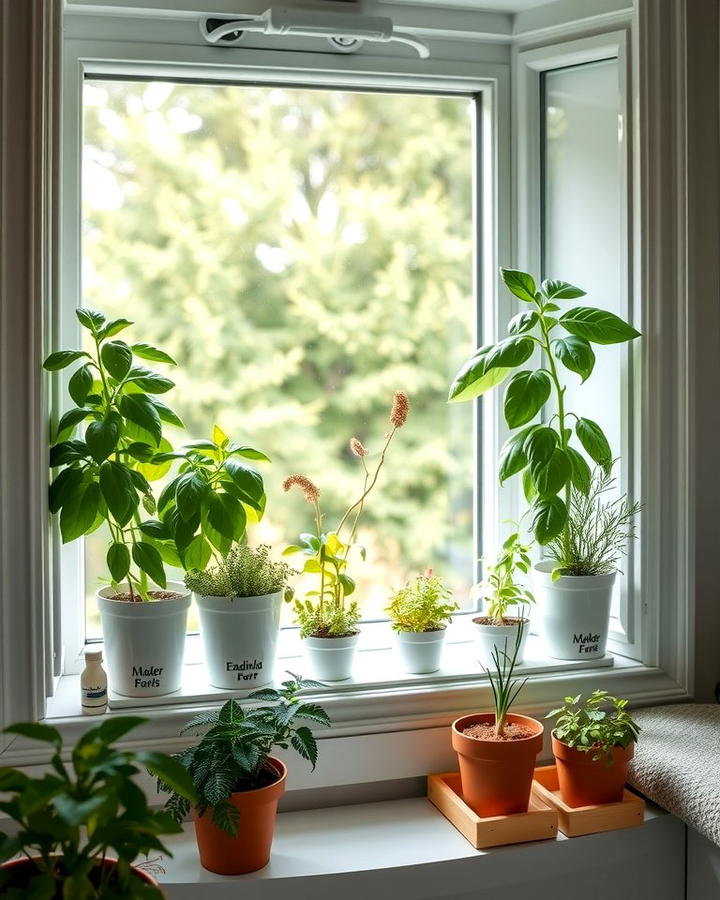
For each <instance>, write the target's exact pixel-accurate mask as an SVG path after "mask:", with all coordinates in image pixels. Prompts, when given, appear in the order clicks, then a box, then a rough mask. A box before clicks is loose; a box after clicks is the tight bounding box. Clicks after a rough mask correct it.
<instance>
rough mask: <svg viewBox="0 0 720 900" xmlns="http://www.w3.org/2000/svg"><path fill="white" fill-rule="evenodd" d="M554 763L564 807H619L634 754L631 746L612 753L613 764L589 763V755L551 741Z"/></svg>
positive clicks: (614, 750) (633, 748) (600, 761)
mask: <svg viewBox="0 0 720 900" xmlns="http://www.w3.org/2000/svg"><path fill="white" fill-rule="evenodd" d="M552 748H553V753H554V754H555V762H556V763H557V773H558V782H559V784H560V796H561V797H562V799H563V801H564V802H565V803H567V805H568V806H573V807H577V806H595V805H597V804H599V803H619V802H620V801H621V800H622V798H623V792H624V790H625V782H626V781H627V770H628V763H629V762H630V760H631V759H632V758H633V754H634V753H635V744H634V743H633V744H630V745H629V746H627V747H615V748H614V749H613V762H612V764H611V765H607V764H606V762H605V759H604V758H602V759H598V760H593V758H592V757H593V754H592V753H591V752H590V753H583V751H582V750H576V749H575V748H574V747H568V745H567V744H564V743H563V742H562V741H559V740H558V739H557V738H556V737H555V735H553V737H552Z"/></svg>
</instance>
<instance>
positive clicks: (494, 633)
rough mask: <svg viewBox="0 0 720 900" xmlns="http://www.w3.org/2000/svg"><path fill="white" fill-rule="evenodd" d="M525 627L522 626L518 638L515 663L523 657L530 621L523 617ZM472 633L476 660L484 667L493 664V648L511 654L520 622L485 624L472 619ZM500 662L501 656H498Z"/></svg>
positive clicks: (488, 667)
mask: <svg viewBox="0 0 720 900" xmlns="http://www.w3.org/2000/svg"><path fill="white" fill-rule="evenodd" d="M523 621H524V623H525V627H524V628H523V633H522V638H521V639H520V649H519V650H518V655H517V664H518V665H521V664H522V662H523V661H524V658H525V645H526V644H527V639H528V634H529V633H530V627H529V626H530V622H529V620H528V619H523ZM472 627H473V633H474V636H475V654H476V658H477V661H478V662H479V663H480V665H481V666H483V667H484V668H486V669H490V668H492V667H493V666H494V662H493V653H494V652H495V649H496V648H497V650H498V651H499V652H500V653H507V655H508V656H510V657H511V656H512V654H513V651H514V650H515V641H516V640H517V633H518V628H519V627H520V624H519V623H518V622H512V623H510V624H508V625H485V624H483V623H482V622H478V621H477V620H476V619H473V622H472ZM499 658H500V662H501V663H502V656H500V657H499Z"/></svg>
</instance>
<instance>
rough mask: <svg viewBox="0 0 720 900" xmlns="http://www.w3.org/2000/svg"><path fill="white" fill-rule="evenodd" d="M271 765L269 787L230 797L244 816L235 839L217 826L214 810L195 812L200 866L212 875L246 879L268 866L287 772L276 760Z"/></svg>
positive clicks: (266, 785) (268, 768)
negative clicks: (212, 873)
mask: <svg viewBox="0 0 720 900" xmlns="http://www.w3.org/2000/svg"><path fill="white" fill-rule="evenodd" d="M267 762H268V765H267V778H266V780H267V784H265V785H264V786H263V787H259V788H255V789H254V790H249V791H236V792H235V793H234V794H231V795H230V797H229V800H228V802H229V803H231V804H232V806H234V807H235V809H237V810H238V812H239V813H240V820H239V821H240V827H239V830H238V834H237V837H231V836H230V835H229V834H227V833H226V832H225V831H222V830H221V829H220V828H218V827H217V825H215V824H214V823H213V821H212V813H213V810H212V807H209V808H208V809H206V810H205V812H204V813H203V814H202V815H198V814H197V812H193V821H194V823H195V836H196V838H197V844H198V850H199V851H200V862H201V863H202V865H203V867H204V868H206V869H208V870H209V871H210V872H216V873H217V874H218V875H244V874H245V873H247V872H255V871H257V870H258V869H262V868H263V866H266V865H267V864H268V861H269V860H270V849H271V847H272V840H273V834H274V831H275V818H276V816H277V806H278V801H279V800H280V797H281V796H282V795H283V793H284V791H285V781H286V779H287V768H286V767H285V765H284V764H283V763H281V762H280V760H279V759H275V757H273V756H270V757H268V760H267Z"/></svg>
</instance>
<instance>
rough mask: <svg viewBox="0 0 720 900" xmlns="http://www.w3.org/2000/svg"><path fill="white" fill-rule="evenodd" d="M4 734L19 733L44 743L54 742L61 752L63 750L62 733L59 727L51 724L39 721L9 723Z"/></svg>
mask: <svg viewBox="0 0 720 900" xmlns="http://www.w3.org/2000/svg"><path fill="white" fill-rule="evenodd" d="M4 734H17V735H19V736H20V737H26V738H30V740H32V741H42V742H43V743H44V744H52V745H53V746H54V747H55V749H56V750H57V751H58V752H60V751H61V750H62V735H61V734H60V732H59V731H58V730H57V728H52V727H51V726H50V725H41V724H40V723H39V722H18V723H17V724H16V725H8V727H7V728H5V729H4Z"/></svg>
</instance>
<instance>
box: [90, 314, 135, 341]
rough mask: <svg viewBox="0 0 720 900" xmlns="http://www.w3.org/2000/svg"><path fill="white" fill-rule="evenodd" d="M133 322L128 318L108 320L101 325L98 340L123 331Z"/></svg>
mask: <svg viewBox="0 0 720 900" xmlns="http://www.w3.org/2000/svg"><path fill="white" fill-rule="evenodd" d="M132 324H134V323H133V322H131V321H129V319H113V320H112V321H110V322H108V323H107V325H105V326H103V328H102V329H101V330H100V333H99V334H98V337H99V338H100V340H105V338H109V337H113V335H116V334H119V333H120V332H121V331H124V330H125V329H126V328H128V327H129V326H130V325H132Z"/></svg>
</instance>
